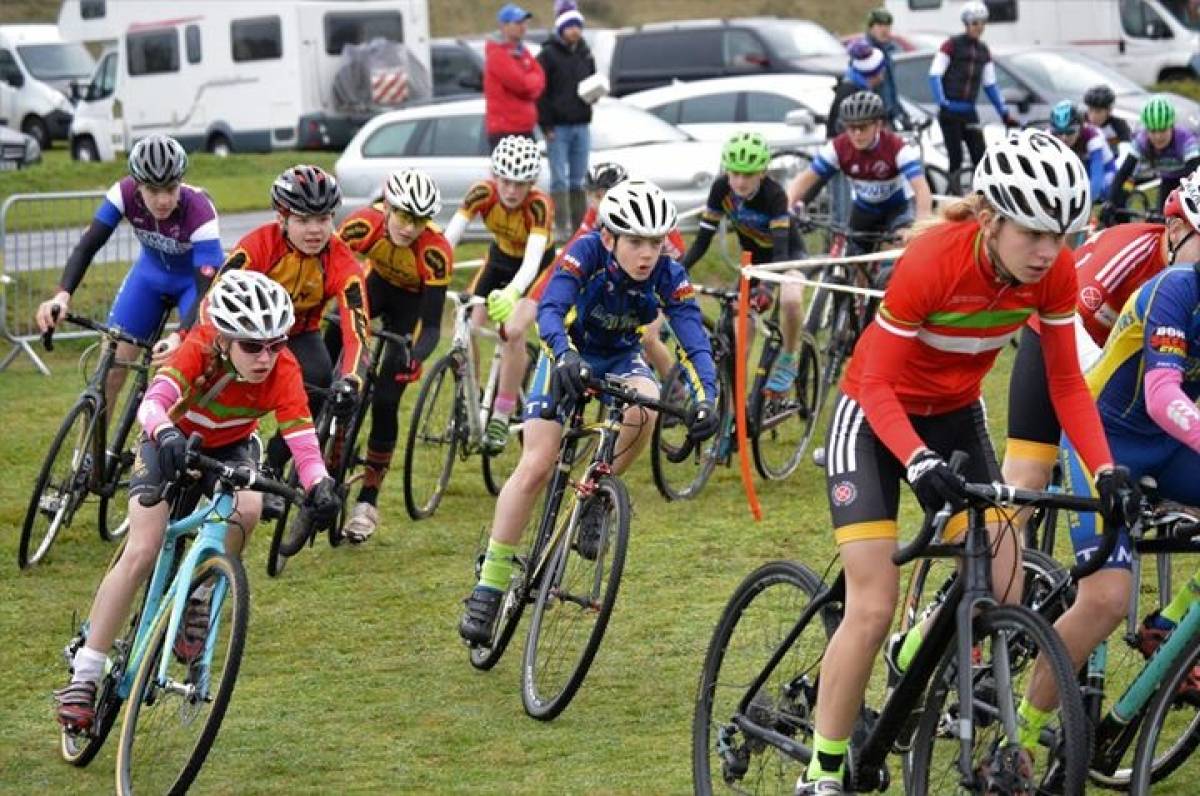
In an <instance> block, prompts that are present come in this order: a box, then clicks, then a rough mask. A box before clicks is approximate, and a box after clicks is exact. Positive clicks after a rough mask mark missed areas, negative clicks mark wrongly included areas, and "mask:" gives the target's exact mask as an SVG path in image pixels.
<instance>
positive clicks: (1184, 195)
mask: <svg viewBox="0 0 1200 796" xmlns="http://www.w3.org/2000/svg"><path fill="white" fill-rule="evenodd" d="M1163 215H1164V216H1166V217H1167V218H1182V219H1183V220H1184V221H1186V222H1187V223H1188V224H1189V225H1190V226H1191V228H1192V229H1194V230H1196V231H1197V232H1200V169H1196V170H1195V171H1193V172H1192V173H1191V174H1189V175H1187V176H1186V177H1184V178H1183V179H1182V180H1180V181H1179V187H1178V188H1176V189H1175V190H1173V191H1171V193H1170V195H1169V196H1167V201H1166V202H1165V203H1164V204H1163Z"/></svg>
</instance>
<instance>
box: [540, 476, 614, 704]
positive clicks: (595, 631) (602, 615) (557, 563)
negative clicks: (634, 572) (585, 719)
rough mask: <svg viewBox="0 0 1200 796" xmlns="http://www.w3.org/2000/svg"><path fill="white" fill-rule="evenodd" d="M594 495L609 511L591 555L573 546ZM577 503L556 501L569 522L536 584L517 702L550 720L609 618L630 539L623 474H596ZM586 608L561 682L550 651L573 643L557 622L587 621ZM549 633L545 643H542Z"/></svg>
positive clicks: (579, 681) (573, 689)
mask: <svg viewBox="0 0 1200 796" xmlns="http://www.w3.org/2000/svg"><path fill="white" fill-rule="evenodd" d="M597 501H603V503H604V504H607V505H606V509H607V511H608V512H609V513H608V515H607V518H606V520H605V521H604V523H603V525H602V526H601V529H600V538H599V541H598V544H597V553H596V557H595V559H594V560H591V561H589V560H588V559H587V558H585V557H584V555H583V554H582V553H580V552H579V550H578V547H577V545H578V544H579V541H578V538H579V533H580V531H581V526H580V521H581V520H582V519H583V517H584V514H585V512H586V511H587V510H588V509H589V508H590V507H591V506H595V505H599V504H598V503H597ZM575 505H579V506H580V508H579V510H578V511H575V509H574V506H573V505H569V504H567V503H565V502H564V503H563V504H560V506H559V517H563V516H565V517H566V521H567V523H569V525H568V527H566V528H563V530H562V533H561V534H559V537H558V539H559V541H558V545H557V548H558V549H557V550H555V551H553V552H552V553H551V556H552V557H553V562H552V563H551V565H550V572H549V574H548V576H547V577H548V581H547V582H546V583H544V584H543V586H542V588H541V589H539V590H538V597H537V601H536V602H535V603H534V605H533V616H532V617H530V620H529V632H528V635H527V636H526V638H525V655H524V658H523V659H522V662H521V703H522V704H523V705H524V706H525V712H526V713H527V714H529V715H530V716H531V717H533V718H535V719H539V720H541V721H550V720H552V719H554V718H555V717H556V716H558V715H559V714H560V713H562V712H563V711H564V710H566V708H567V706H568V705H570V704H571V700H572V699H574V698H575V694H576V693H578V691H579V687H580V686H581V685H583V680H584V678H586V677H587V673H588V671H589V670H590V669H591V666H592V663H593V661H594V660H595V657H596V652H597V651H598V650H599V649H600V642H601V641H603V640H604V631H605V630H606V629H607V628H608V622H609V620H610V619H611V618H612V611H613V607H614V606H615V605H616V602H617V594H618V592H619V591H620V587H621V574H622V573H623V572H624V569H625V553H626V550H627V549H628V545H629V524H630V519H631V516H630V515H631V514H632V509H631V507H630V503H629V492H628V491H627V490H626V488H625V484H624V483H623V482H622V481H621V479H619V478H617V477H615V476H611V475H606V476H601V477H600V478H597V479H596V483H595V491H594V492H592V494H591V495H589V496H588V497H587V498H585V499H583V500H580V501H577V502H576V504H575ZM564 512H565V515H564ZM572 515H575V516H573V517H572ZM606 560H607V567H605V562H606ZM589 569H590V570H591V572H589ZM606 570H607V580H605V571H606ZM589 614H590V615H591V616H592V617H594V621H593V622H591V627H590V628H589V627H580V628H579V630H582V631H583V633H582V634H575V635H576V636H577V637H578V636H580V635H582V636H583V644H582V647H581V648H579V649H578V650H577V652H570V651H568V652H567V653H566V655H565V658H566V659H567V665H570V663H569V660H570V659H572V658H573V659H574V665H573V666H571V668H570V670H569V671H568V672H566V673H565V676H563V677H562V678H561V682H558V680H559V678H557V677H554V676H553V675H550V676H546V675H548V674H549V669H550V668H552V663H551V662H552V660H553V658H552V654H553V653H559V652H563V651H564V650H565V648H566V647H570V646H571V644H570V642H568V641H567V635H568V634H569V633H570V630H566V631H564V632H561V633H560V632H556V630H557V627H558V625H559V623H560V622H561V623H566V624H570V623H572V622H576V621H578V620H579V619H580V618H583V619H584V620H585V622H584V623H585V624H586V618H587V617H588V616H589ZM547 638H549V640H550V645H549V646H547V645H546V644H544V643H543V642H544V641H545V640H546V639H547Z"/></svg>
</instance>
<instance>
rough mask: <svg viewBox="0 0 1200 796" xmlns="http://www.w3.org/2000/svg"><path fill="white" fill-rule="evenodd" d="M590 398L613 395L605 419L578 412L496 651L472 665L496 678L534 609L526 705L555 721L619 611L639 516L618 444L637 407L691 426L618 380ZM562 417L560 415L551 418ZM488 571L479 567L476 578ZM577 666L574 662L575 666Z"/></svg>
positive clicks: (594, 384)
mask: <svg viewBox="0 0 1200 796" xmlns="http://www.w3.org/2000/svg"><path fill="white" fill-rule="evenodd" d="M586 384H587V394H588V396H589V397H596V396H607V397H608V398H609V399H610V402H609V403H608V404H607V405H606V408H605V414H604V419H603V420H602V421H601V422H598V423H591V422H588V421H587V420H586V419H585V414H586V403H587V399H584V400H580V401H577V402H576V403H575V405H574V407H573V408H572V410H571V413H570V416H569V419H568V420H567V423H566V427H565V429H564V432H563V436H562V442H561V443H560V447H559V454H558V460H557V463H556V465H555V467H554V470H553V474H552V475H551V478H550V483H549V484H548V485H547V487H546V498H545V503H544V505H543V508H542V514H541V518H540V520H539V521H538V526H537V533H536V534H534V535H533V539H532V541H531V542H527V544H528V547H527V548H526V550H525V551H524V552H523V553H520V554H518V555H516V556H515V557H514V564H515V566H514V568H513V574H512V578H511V580H510V582H509V586H508V589H507V591H506V592H505V594H504V597H503V600H502V601H501V606H500V612H499V615H498V616H497V618H496V624H495V627H494V630H493V632H492V639H491V642H490V643H489V644H487V645H479V646H471V647H470V652H469V657H470V661H471V665H472V666H474V667H475V668H477V669H481V670H488V669H491V668H492V667H493V666H495V665H496V663H497V662H499V660H500V658H501V656H502V655H503V654H504V651H505V650H506V649H507V647H508V643H509V641H511V639H512V637H513V634H514V633H515V632H516V629H517V625H518V624H519V622H520V620H521V615H522V613H524V611H525V607H526V606H527V605H531V604H532V605H533V616H532V618H531V620H530V625H529V631H528V634H527V636H526V641H525V650H524V655H523V657H522V661H521V702H522V704H523V705H524V708H525V712H526V713H527V714H529V715H530V716H531V717H533V718H535V719H540V720H542V721H549V720H551V719H553V718H555V717H556V716H558V715H559V714H560V713H562V711H563V710H565V709H566V707H567V705H569V704H570V703H571V700H572V699H573V698H574V696H575V694H576V692H577V691H578V690H579V687H580V685H582V683H583V680H584V678H585V677H586V676H587V673H588V669H589V668H590V667H591V664H592V660H593V659H594V658H595V655H596V651H597V650H598V649H599V647H600V642H601V640H602V639H603V638H604V631H605V629H606V628H607V626H608V620H609V618H610V616H611V615H612V610H613V605H614V604H615V603H616V599H617V590H618V588H619V586H620V582H621V573H622V572H623V570H624V567H625V553H626V548H627V546H628V544H629V524H630V519H631V514H632V508H631V506H630V502H629V493H628V491H627V490H626V488H625V484H624V483H623V482H622V481H621V479H620V478H619V477H618V476H617V475H616V474H615V473H614V472H613V460H614V459H615V457H616V450H615V448H616V444H617V436H618V434H619V432H620V430H621V426H622V415H623V413H624V410H625V408H626V407H628V406H641V407H644V408H647V409H654V410H657V411H659V412H666V413H670V414H672V415H674V416H676V417H683V416H684V415H685V412H684V411H683V409H681V408H678V407H675V406H673V405H670V404H667V403H664V402H663V401H660V400H656V399H653V398H649V397H647V396H645V395H642V394H640V393H638V392H637V391H636V390H634V389H633V388H631V387H627V386H625V385H624V384H623V383H622V382H621V381H620V380H619V379H616V378H614V377H608V378H606V379H603V380H600V379H595V378H590V379H587V380H586ZM547 416H549V417H554V410H553V408H550V409H548V410H544V411H543V412H542V417H547ZM593 437H594V438H596V440H597V441H596V444H595V447H594V450H593V453H592V456H591V460H590V461H589V462H588V463H587V465H586V466H585V467H584V468H583V471H582V473H581V474H580V475H579V476H578V478H572V477H571V470H572V468H573V467H574V465H575V464H576V463H577V460H576V458H575V457H576V456H577V455H578V454H579V452H580V449H581V447H582V446H583V445H584V444H585V443H586V442H587V440H589V439H591V438H593ZM594 512H603V514H602V516H601V517H598V518H595V520H596V524H595V525H593V526H592V527H593V528H594V529H595V530H594V534H595V535H594V536H593V537H592V539H593V540H594V541H591V542H583V546H585V547H587V546H590V549H591V550H592V551H593V552H592V555H591V557H590V558H589V557H588V556H587V555H585V554H584V553H582V552H580V547H581V531H582V530H583V521H584V517H585V516H588V517H590V516H592V515H593V513H594ZM481 565H482V556H480V557H479V558H478V559H477V561H476V571H475V577H476V579H477V578H478V568H479V567H480V566H481ZM572 662H573V663H572Z"/></svg>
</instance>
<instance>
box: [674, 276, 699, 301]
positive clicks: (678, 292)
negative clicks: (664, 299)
mask: <svg viewBox="0 0 1200 796" xmlns="http://www.w3.org/2000/svg"><path fill="white" fill-rule="evenodd" d="M695 297H696V288H694V287H692V283H691V282H686V281H685V282H680V283H679V286H678V287H677V288H675V292H674V293H672V294H671V299H672V300H673V301H691V300H692V299H694V298H695Z"/></svg>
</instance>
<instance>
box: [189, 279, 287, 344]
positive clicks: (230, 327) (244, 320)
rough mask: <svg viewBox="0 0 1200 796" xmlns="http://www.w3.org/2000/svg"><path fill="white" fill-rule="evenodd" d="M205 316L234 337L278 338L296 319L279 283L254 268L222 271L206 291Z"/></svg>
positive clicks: (218, 329)
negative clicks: (206, 305) (251, 269)
mask: <svg viewBox="0 0 1200 796" xmlns="http://www.w3.org/2000/svg"><path fill="white" fill-rule="evenodd" d="M208 318H209V320H210V321H212V324H213V326H215V327H217V331H218V332H220V333H221V334H223V335H225V336H226V337H229V338H232V339H234V340H278V339H279V338H281V337H283V336H284V335H286V334H287V333H288V330H289V329H291V328H292V324H293V323H295V321H296V314H295V311H294V310H293V309H292V297H291V296H289V295H288V292H287V291H286V290H284V289H283V285H281V284H279V283H278V282H276V281H275V280H273V279H271V278H270V277H269V276H267V275H266V274H262V273H259V272H258V271H244V270H242V269H237V270H233V271H226V272H225V273H224V274H222V275H221V278H220V279H218V280H217V282H216V284H215V285H213V288H212V290H211V291H210V292H209V294H208Z"/></svg>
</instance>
